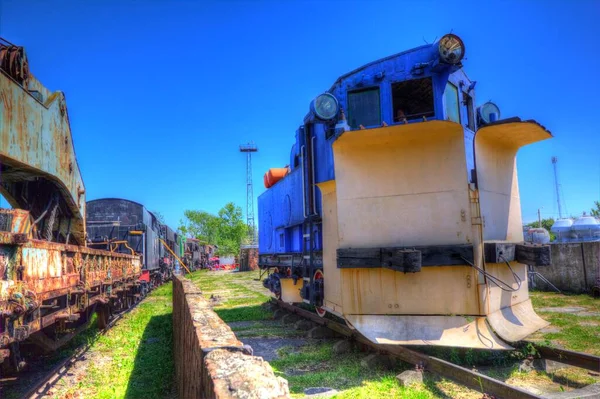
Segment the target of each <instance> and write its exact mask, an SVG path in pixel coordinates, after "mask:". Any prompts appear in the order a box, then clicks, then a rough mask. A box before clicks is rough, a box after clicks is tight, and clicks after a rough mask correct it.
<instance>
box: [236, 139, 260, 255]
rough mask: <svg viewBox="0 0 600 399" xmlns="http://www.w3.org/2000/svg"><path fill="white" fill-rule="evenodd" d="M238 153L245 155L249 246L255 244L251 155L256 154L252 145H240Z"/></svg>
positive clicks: (255, 148)
mask: <svg viewBox="0 0 600 399" xmlns="http://www.w3.org/2000/svg"><path fill="white" fill-rule="evenodd" d="M240 152H245V153H246V223H247V224H248V235H249V238H250V243H251V244H253V245H254V244H256V234H255V233H256V229H255V225H254V190H253V187H252V153H253V152H258V148H257V147H256V145H254V143H248V144H243V145H240Z"/></svg>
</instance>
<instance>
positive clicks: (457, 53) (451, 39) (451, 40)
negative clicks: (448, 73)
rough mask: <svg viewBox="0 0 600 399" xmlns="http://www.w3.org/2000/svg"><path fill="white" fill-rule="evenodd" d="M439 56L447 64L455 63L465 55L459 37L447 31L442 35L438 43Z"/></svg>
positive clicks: (463, 46)
mask: <svg viewBox="0 0 600 399" xmlns="http://www.w3.org/2000/svg"><path fill="white" fill-rule="evenodd" d="M438 50H439V52H440V58H441V60H442V61H443V62H445V63H447V64H452V65H456V64H458V63H459V62H460V61H461V60H462V59H463V58H464V56H465V45H464V43H463V41H462V40H461V39H460V37H458V36H456V35H453V34H452V33H449V34H447V35H444V36H442V38H441V39H440V41H439V43H438Z"/></svg>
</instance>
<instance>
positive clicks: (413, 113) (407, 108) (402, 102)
mask: <svg viewBox="0 0 600 399" xmlns="http://www.w3.org/2000/svg"><path fill="white" fill-rule="evenodd" d="M392 106H393V112H394V115H393V118H394V122H395V123H397V122H403V121H404V120H408V119H417V118H423V117H426V118H430V117H434V116H435V111H434V107H433V85H432V82H431V78H422V79H411V80H405V81H403V82H397V83H394V84H392Z"/></svg>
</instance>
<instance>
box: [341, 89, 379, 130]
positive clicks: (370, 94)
mask: <svg viewBox="0 0 600 399" xmlns="http://www.w3.org/2000/svg"><path fill="white" fill-rule="evenodd" d="M348 125H350V127H351V128H353V129H356V128H358V127H359V126H360V125H363V126H365V127H367V126H379V125H381V105H380V100H379V87H374V88H369V89H364V90H355V91H351V92H348Z"/></svg>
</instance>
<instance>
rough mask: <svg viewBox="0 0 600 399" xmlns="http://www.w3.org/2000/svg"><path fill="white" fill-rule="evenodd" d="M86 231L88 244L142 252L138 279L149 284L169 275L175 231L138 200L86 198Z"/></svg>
mask: <svg viewBox="0 0 600 399" xmlns="http://www.w3.org/2000/svg"><path fill="white" fill-rule="evenodd" d="M87 234H88V245H89V246H90V247H92V248H98V249H105V250H109V249H111V248H112V250H113V251H116V252H121V253H132V254H136V255H138V256H142V276H141V277H140V280H141V281H143V282H144V284H146V283H148V285H149V286H150V287H154V286H158V285H160V284H162V283H164V282H165V281H168V280H169V279H170V278H171V277H172V275H173V269H174V267H175V264H176V261H177V259H176V258H175V256H174V255H173V254H179V253H180V248H179V245H180V239H179V235H178V234H177V233H176V232H174V231H173V229H171V228H170V227H169V226H167V225H166V224H162V223H161V222H160V221H159V220H158V218H157V217H156V215H155V214H154V213H152V212H150V211H148V210H147V209H146V208H145V207H144V205H142V204H140V203H137V202H134V201H131V200H127V199H121V198H102V199H97V200H93V201H88V203H87ZM166 247H169V249H170V251H169V250H167V249H166ZM177 256H179V255H177Z"/></svg>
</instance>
